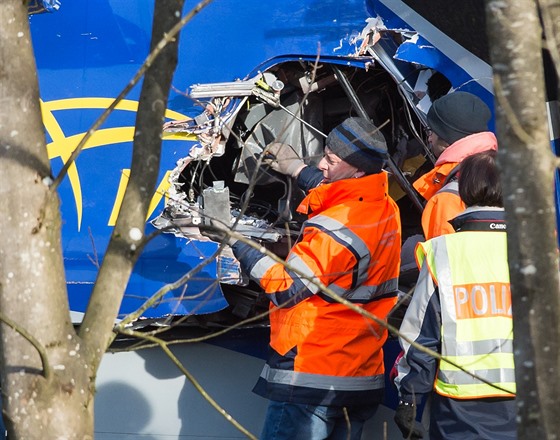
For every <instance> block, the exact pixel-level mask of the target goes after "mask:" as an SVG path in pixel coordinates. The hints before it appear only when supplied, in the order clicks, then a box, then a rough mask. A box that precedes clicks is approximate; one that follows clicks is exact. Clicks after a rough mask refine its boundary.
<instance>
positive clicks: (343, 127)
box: [326, 118, 387, 174]
mask: <svg viewBox="0 0 560 440" xmlns="http://www.w3.org/2000/svg"><path fill="white" fill-rule="evenodd" d="M326 146H327V147H329V148H330V149H331V151H332V152H333V153H334V154H336V155H337V156H338V157H340V158H341V159H342V160H343V161H345V162H346V163H348V164H350V165H352V166H354V167H356V168H358V169H359V170H361V171H364V172H365V173H366V174H376V173H379V172H381V170H382V169H383V167H384V166H385V162H386V160H387V143H386V142H385V138H384V137H383V135H382V134H381V132H380V131H379V129H378V128H377V127H376V126H375V125H373V124H372V123H371V122H369V121H368V120H367V119H364V118H348V119H346V120H345V121H344V122H343V123H342V124H339V125H337V126H336V127H335V128H334V129H333V130H332V131H331V132H330V133H329V136H328V137H327V142H326Z"/></svg>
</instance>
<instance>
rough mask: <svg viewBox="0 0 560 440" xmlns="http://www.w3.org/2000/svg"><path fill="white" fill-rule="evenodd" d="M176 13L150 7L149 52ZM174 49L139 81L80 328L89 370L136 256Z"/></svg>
mask: <svg viewBox="0 0 560 440" xmlns="http://www.w3.org/2000/svg"><path fill="white" fill-rule="evenodd" d="M182 8H183V0H158V1H157V2H156V3H155V10H154V21H153V29H152V43H151V47H150V50H151V51H152V50H153V49H154V48H155V47H156V44H157V43H158V42H160V40H162V39H163V38H164V36H165V33H166V32H168V31H169V30H170V29H171V28H172V27H173V26H174V25H175V24H177V23H178V22H179V21H180V19H181V12H182ZM178 44H179V37H178V36H177V37H176V38H175V39H174V40H173V41H172V42H170V43H168V44H167V46H166V47H165V49H164V50H163V51H162V52H161V53H160V55H159V56H158V57H157V58H156V60H155V61H154V62H153V64H152V65H151V66H150V68H149V69H148V71H147V72H146V75H145V77H144V83H143V85H142V92H141V94H140V102H139V106H138V113H137V117H136V129H135V133H134V148H133V155H132V166H131V171H130V179H129V183H128V186H127V189H126V192H125V195H124V199H123V203H122V206H121V211H120V213H119V217H118V219H117V223H116V225H115V229H114V230H113V234H112V236H111V241H110V243H109V247H108V249H107V253H106V255H105V258H104V259H103V264H102V266H101V269H100V271H99V274H98V277H97V280H96V283H95V287H94V290H93V293H92V296H91V299H90V302H89V304H88V308H87V311H86V315H85V317H84V320H83V323H82V326H81V329H80V336H81V337H82V338H83V340H84V342H85V343H86V344H87V345H88V346H89V347H91V348H92V352H93V353H97V354H94V355H93V356H94V358H93V359H91V364H92V365H93V367H94V368H97V366H98V365H99V362H100V361H101V357H102V355H103V353H104V352H105V350H106V349H107V347H108V346H109V344H110V342H111V338H112V333H111V329H112V327H113V325H114V323H115V317H116V316H117V313H118V309H119V306H120V303H121V300H122V297H123V294H124V291H125V288H126V285H127V284H128V280H129V278H130V274H131V272H132V269H133V267H134V263H135V262H136V259H137V257H138V255H139V253H140V251H141V245H142V239H143V234H144V227H145V224H146V215H147V212H148V207H149V203H150V199H151V196H152V194H153V193H154V190H155V187H156V181H157V177H158V171H159V163H160V153H161V141H162V124H163V120H164V114H165V109H166V108H167V98H168V95H169V88H170V87H171V79H172V78H173V73H174V72H175V67H176V66H177V48H178ZM93 329H96V330H95V331H92V330H93Z"/></svg>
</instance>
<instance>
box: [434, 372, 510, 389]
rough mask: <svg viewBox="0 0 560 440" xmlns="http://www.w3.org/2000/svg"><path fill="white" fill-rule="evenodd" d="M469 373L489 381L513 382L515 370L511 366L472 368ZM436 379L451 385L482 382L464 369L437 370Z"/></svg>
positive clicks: (498, 382) (497, 382)
mask: <svg viewBox="0 0 560 440" xmlns="http://www.w3.org/2000/svg"><path fill="white" fill-rule="evenodd" d="M470 373H471V374H474V375H476V376H478V377H483V378H484V379H485V380H487V381H488V382H490V383H494V384H500V383H515V370H514V369H513V368H501V369H500V368H496V369H494V370H480V371H478V370H472V371H470ZM438 379H439V380H441V381H443V382H445V383H448V384H453V385H477V384H483V383H484V382H482V381H481V380H480V379H477V378H475V377H473V376H471V375H470V374H469V373H465V372H464V371H460V370H458V371H448V370H445V371H444V370H439V372H438Z"/></svg>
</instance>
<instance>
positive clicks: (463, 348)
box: [445, 333, 513, 356]
mask: <svg viewBox="0 0 560 440" xmlns="http://www.w3.org/2000/svg"><path fill="white" fill-rule="evenodd" d="M512 336H513V333H512ZM445 342H446V344H447V345H446V347H445V351H446V352H447V353H448V354H452V353H454V355H455V356H472V355H475V356H477V355H482V354H492V353H513V341H512V340H511V339H489V340H485V341H459V342H457V341H449V340H446V341H445ZM453 342H454V343H453Z"/></svg>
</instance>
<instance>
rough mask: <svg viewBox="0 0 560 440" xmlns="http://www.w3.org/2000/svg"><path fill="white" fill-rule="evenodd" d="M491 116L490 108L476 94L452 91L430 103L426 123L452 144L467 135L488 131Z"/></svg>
mask: <svg viewBox="0 0 560 440" xmlns="http://www.w3.org/2000/svg"><path fill="white" fill-rule="evenodd" d="M491 117H492V113H491V112H490V109H489V108H488V106H487V105H486V104H485V103H484V101H483V100H482V99H480V98H479V97H478V96H476V95H473V94H472V93H467V92H453V93H450V94H448V95H444V96H442V97H441V98H438V99H436V100H435V101H434V102H433V103H432V106H431V107H430V110H429V111H428V125H429V126H430V128H431V129H432V130H433V131H434V132H435V133H436V134H437V135H438V136H439V137H440V138H441V139H443V140H444V141H445V142H447V143H449V144H453V143H454V142H456V141H458V140H459V139H462V138H464V137H466V136H468V135H471V134H474V133H480V132H482V131H488V121H490V118H491Z"/></svg>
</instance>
